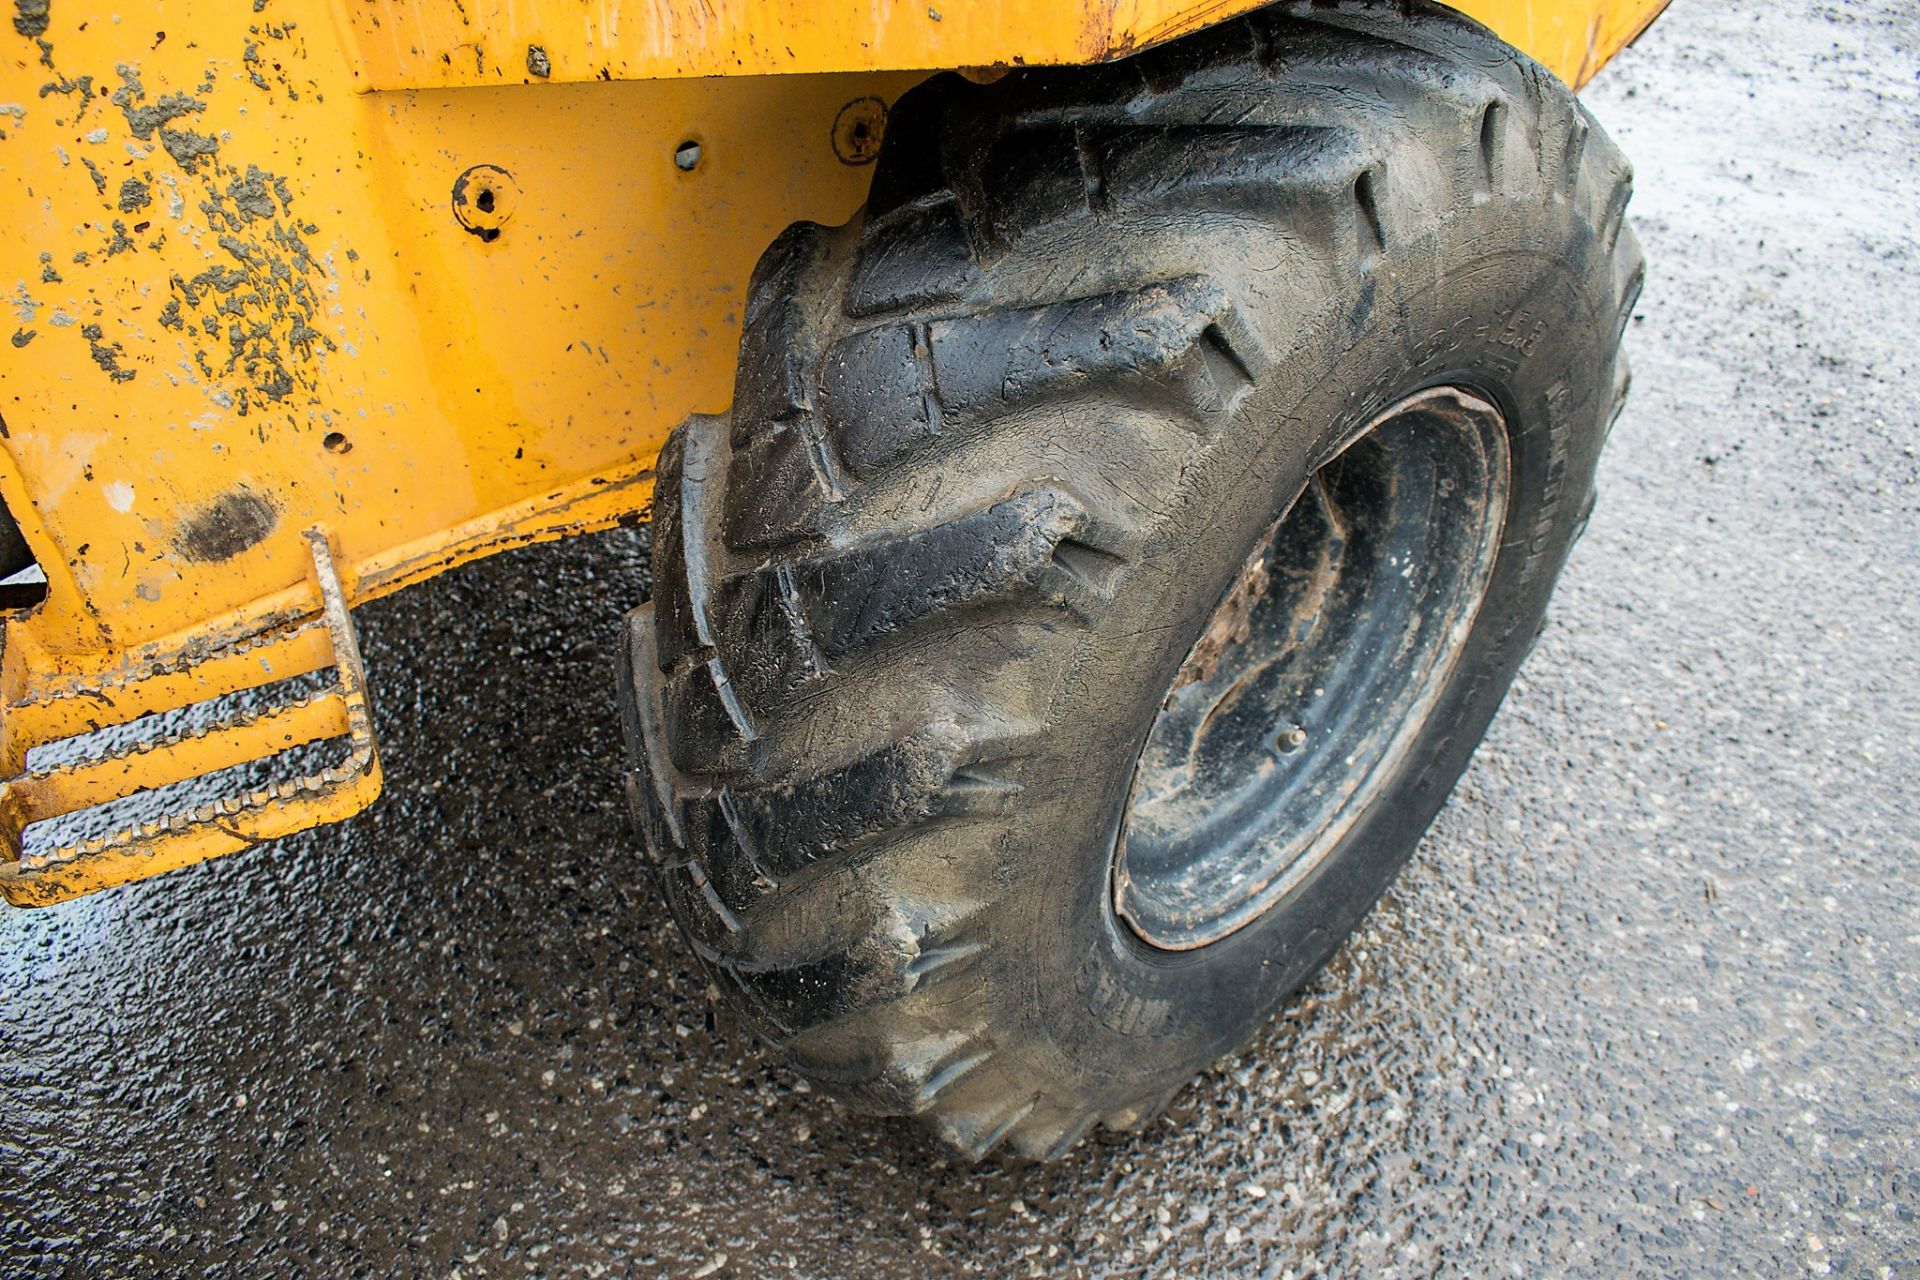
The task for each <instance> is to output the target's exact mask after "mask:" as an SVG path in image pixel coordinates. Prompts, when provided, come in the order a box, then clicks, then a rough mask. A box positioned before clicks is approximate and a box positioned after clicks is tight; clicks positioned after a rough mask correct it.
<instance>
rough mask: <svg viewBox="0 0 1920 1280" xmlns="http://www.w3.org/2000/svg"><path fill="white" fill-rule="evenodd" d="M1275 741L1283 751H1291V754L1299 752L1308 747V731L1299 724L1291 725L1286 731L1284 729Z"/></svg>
mask: <svg viewBox="0 0 1920 1280" xmlns="http://www.w3.org/2000/svg"><path fill="white" fill-rule="evenodd" d="M1273 741H1274V745H1275V746H1277V747H1279V748H1280V749H1281V750H1282V751H1289V752H1291V751H1298V750H1299V749H1300V748H1301V747H1303V746H1305V745H1306V742H1307V731H1306V730H1305V729H1302V728H1301V727H1300V726H1299V725H1297V724H1296V725H1289V726H1288V727H1286V728H1285V729H1282V730H1281V731H1280V734H1279V736H1278V737H1276V738H1275V739H1274V740H1273Z"/></svg>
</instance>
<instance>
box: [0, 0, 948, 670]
mask: <svg viewBox="0 0 1920 1280" xmlns="http://www.w3.org/2000/svg"><path fill="white" fill-rule="evenodd" d="M86 16H87V15H86V12H85V11H83V10H82V9H80V8H79V7H77V6H75V7H71V8H67V7H63V6H59V5H56V6H54V7H53V10H52V24H51V25H50V26H49V27H48V28H47V30H46V31H45V32H44V33H43V34H42V35H41V36H40V37H39V39H40V40H41V41H43V42H44V43H45V44H46V45H47V46H48V48H47V50H46V51H45V53H44V56H43V54H42V51H41V49H40V47H39V46H38V45H36V44H35V43H33V42H31V41H29V40H26V39H24V38H21V39H14V38H13V37H12V36H11V34H10V33H9V35H8V38H9V39H10V40H12V44H11V45H9V46H6V49H7V53H8V55H9V56H8V59H7V61H6V63H5V64H4V65H3V66H0V105H4V106H5V107H6V108H7V114H6V115H0V133H4V135H5V137H4V140H3V141H0V189H6V190H9V191H15V192H20V193H22V195H21V196H16V197H14V198H13V199H11V200H10V201H9V207H8V214H9V217H8V219H7V221H6V223H5V225H4V228H3V229H0V292H4V293H5V294H6V295H7V302H8V305H9V307H10V309H11V311H12V314H11V315H10V316H8V317H7V319H8V320H11V321H12V324H11V325H10V326H7V329H6V330H0V332H7V330H10V333H9V334H8V336H10V337H11V338H12V340H13V342H12V345H5V346H0V351H4V352H5V356H6V362H7V370H6V378H5V381H4V387H3V389H0V414H3V415H4V421H5V427H6V438H5V439H4V441H0V445H4V454H5V457H4V458H0V493H4V495H5V497H6V499H7V503H8V506H9V507H10V508H11V509H12V510H14V511H15V512H19V513H22V515H23V525H25V526H26V532H27V534H28V537H29V539H30V541H31V542H32V544H33V545H34V547H35V549H36V550H37V551H38V552H39V553H40V556H41V561H42V564H43V566H44V567H45V569H46V571H47V573H48V576H49V578H50V579H51V590H50V592H49V598H48V600H47V602H46V604H45V605H43V606H42V607H41V608H40V610H39V611H38V613H37V614H36V615H35V616H33V617H32V618H29V619H27V620H25V621H24V623H16V624H14V625H12V626H10V628H9V632H10V643H9V652H8V655H7V657H8V658H9V659H10V661H9V663H8V666H9V667H10V668H11V667H13V666H14V665H15V664H14V663H13V662H12V661H11V660H12V659H13V658H14V657H15V654H16V653H18V654H20V655H21V657H22V660H27V661H30V662H31V664H32V666H33V667H34V669H35V670H38V671H50V670H66V671H70V672H74V673H84V672H87V671H89V670H96V669H104V668H105V667H106V666H109V665H114V664H117V663H119V662H121V661H123V660H124V656H125V655H128V654H137V655H140V656H141V659H142V660H144V658H145V656H146V655H147V654H149V653H151V654H154V655H163V654H165V653H167V652H171V651H176V650H179V649H180V648H182V647H183V646H184V645H186V644H187V643H188V640H189V638H190V637H191V636H192V635H193V634H195V633H199V632H203V631H204V629H205V626H206V624H209V623H214V622H216V620H218V629H219V630H221V631H223V632H226V633H235V632H242V631H245V630H246V629H248V628H249V627H251V626H255V625H257V624H259V623H260V622H262V621H263V620H265V619H266V617H267V616H268V615H269V614H271V612H272V607H271V601H272V599H273V598H274V597H275V596H276V595H278V596H279V597H281V598H282V601H283V602H284V600H285V599H288V598H292V597H289V596H288V594H287V593H289V592H291V593H293V596H294V597H297V596H298V595H299V588H300V584H301V583H302V582H303V580H304V576H305V566H304V561H305V556H304V554H303V551H302V548H301V546H300V545H299V532H298V531H299V530H300V529H302V528H305V527H307V526H308V525H310V524H314V523H325V524H327V525H328V526H329V527H331V528H333V529H334V530H335V531H336V536H337V538H338V540H339V543H340V546H341V552H342V563H343V575H344V576H345V577H346V579H347V580H348V583H349V589H350V591H351V592H353V593H354V595H355V597H356V598H360V597H361V596H363V595H364V594H365V592H364V591H363V590H362V584H363V583H370V584H377V585H378V587H379V588H380V589H391V588H392V587H394V586H397V585H401V584H402V583H404V582H405V581H407V580H412V579H417V578H418V577H424V576H428V575H430V574H431V573H433V572H436V571H438V569H440V568H443V567H445V566H446V565H448V564H451V563H457V562H459V561H460V560H461V559H464V558H469V557H470V556H471V555H476V554H484V553H485V552H487V551H490V550H495V549H498V548H499V547H501V546H508V545H515V544H517V543H519V542H523V541H527V540H529V539H530V538H532V537H540V536H558V534H559V533H562V532H566V531H569V530H571V529H578V528H589V527H595V526H596V524H598V525H604V524H606V523H610V522H611V521H612V520H614V519H616V518H618V517H619V516H620V515H621V514H626V515H629V516H631V515H632V514H634V513H635V512H641V511H644V509H645V504H646V500H647V487H648V486H647V482H646V479H645V476H644V473H645V470H646V468H647V466H649V465H650V462H651V458H652V456H653V454H654V452H656V451H657V449H658V447H659V444H660V442H661V441H662V439H663V438H664V437H665V435H666V433H667V432H668V431H669V430H670V429H671V428H672V426H673V425H674V424H675V423H677V422H678V421H680V420H681V419H682V418H683V417H685V416H686V415H687V414H688V413H690V412H693V411H696V410H705V411H717V410H721V409H724V408H725V406H726V404H727V401H728V399H729V396H730V390H731V384H732V364H733V347H734V344H735V343H736V341H737V334H738V318H737V313H738V306H739V299H740V294H741V291H742V289H743V288H744V285H745V282H746V278H747V275H748V273H749V271H750V270H751V267H752V264H753V262H754V260H755V258H756V257H757V256H758V254H759V252H760V250H761V249H762V248H763V247H764V246H765V244H766V243H767V242H768V241H769V240H770V239H771V238H772V237H773V235H774V234H775V233H776V232H777V231H778V230H779V229H780V228H781V227H782V226H784V225H785V224H787V223H788V222H790V221H792V220H794V219H796V218H801V217H814V218H817V219H821V220H824V221H829V222H837V221H841V220H843V219H845V218H846V217H847V216H848V215H849V214H850V213H851V212H852V211H853V209H854V208H855V207H856V206H857V205H858V203H859V201H860V199H861V198H862V195H863V194H864V188H865V184H866V180H867V175H868V170H867V169H866V168H864V167H862V166H860V165H855V164H848V163H846V162H844V161H843V160H842V159H840V158H839V157H838V156H837V155H836V152H835V149H834V147H833V139H832V126H833V121H834V118H835V116H836V115H837V113H838V112H839V111H840V109H841V108H842V107H843V106H844V105H845V104H847V103H848V102H850V101H852V100H855V99H859V98H866V97H879V98H881V99H883V100H891V98H893V97H894V96H897V94H898V93H899V92H900V91H901V90H902V89H904V88H905V87H906V86H907V85H909V84H911V83H912V82H913V80H914V79H915V78H916V77H914V76H911V75H897V76H892V77H884V76H860V77H824V76H816V77H787V78H779V79H759V80H728V81H700V82H692V81H677V82H661V83H650V84H633V83H629V84H619V85H604V84H603V85H566V86H542V87H539V88H532V89H528V88H520V87H511V88H490V89H484V90H468V91H460V92H453V91H434V92H417V93H406V94H380V95H362V94H356V93H354V92H352V80H351V76H350V74H349V70H348V60H347V55H346V51H345V50H344V49H343V48H342V46H341V44H340V42H339V39H338V33H337V29H336V28H335V26H334V25H333V22H332V20H331V15H330V14H329V12H328V11H327V9H326V8H325V7H323V6H321V5H318V4H314V3H305V4H302V3H286V2H283V0H277V2H276V3H274V4H272V5H271V6H270V9H269V12H267V13H264V14H261V15H258V16H256V15H254V14H253V13H252V11H251V7H250V6H246V5H233V4H227V3H207V2H204V0H199V2H190V3H185V4H167V5H165V6H164V7H161V6H146V5H132V6H129V9H128V11H125V12H123V13H122V20H121V21H120V22H118V23H114V22H108V21H104V20H103V21H95V22H87V21H86ZM82 26H84V27H85V30H81V27H82ZM163 32H164V33H168V34H167V35H166V36H165V37H164V38H163V35H162V33H163ZM130 33H137V38H136V37H135V36H133V35H130ZM63 86H64V88H63ZM15 107H17V108H18V109H17V110H15V109H14V108H15ZM688 139H695V140H698V141H700V142H701V143H702V144H703V150H702V158H701V161H700V164H699V165H698V166H697V167H696V168H695V169H694V170H693V171H692V172H683V171H682V170H681V169H680V168H678V167H676V165H675V164H674V151H675V148H676V146H677V145H678V144H679V143H681V142H682V141H684V140H688ZM481 165H486V166H494V167H496V168H498V169H500V170H504V171H505V172H506V174H508V175H510V177H509V178H508V179H507V181H508V182H510V184H511V186H510V188H505V189H503V190H502V191H501V192H500V193H499V199H500V202H501V204H502V206H505V205H506V204H508V203H510V205H511V208H510V209H508V210H507V211H506V220H505V222H504V224H503V225H502V226H500V227H499V228H498V231H499V234H498V235H497V237H495V238H492V239H483V238H482V237H480V236H477V235H474V234H471V233H470V232H469V230H468V229H467V227H466V226H464V225H462V223H461V222H460V221H459V220H458V219H457V218H456V216H455V213H454V210H453V207H452V193H453V189H454V187H455V184H456V182H457V181H458V180H459V178H460V177H461V175H462V174H463V173H466V172H467V171H468V170H470V169H472V168H474V167H475V166H481ZM610 479H612V480H619V481H622V483H620V484H619V487H618V489H617V490H612V491H610V490H609V489H608V487H607V485H606V483H605V482H607V481H608V480H610ZM612 492H617V494H618V496H619V500H620V502H619V506H620V510H617V511H616V510H613V509H612V508H613V506H614V505H615V504H613V503H610V502H608V501H605V500H604V499H605V498H607V497H608V496H610V493H612ZM555 503H562V504H565V505H569V506H573V507H576V508H579V507H581V506H582V505H583V504H584V506H585V507H587V508H592V510H590V511H585V512H582V511H579V510H576V511H574V512H573V513H572V514H571V515H569V516H568V517H566V521H567V522H558V521H556V519H555V517H554V515H553V512H552V510H551V507H552V505H553V504H555ZM13 688H14V689H15V690H16V691H18V690H19V689H20V686H19V685H14V686H13Z"/></svg>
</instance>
